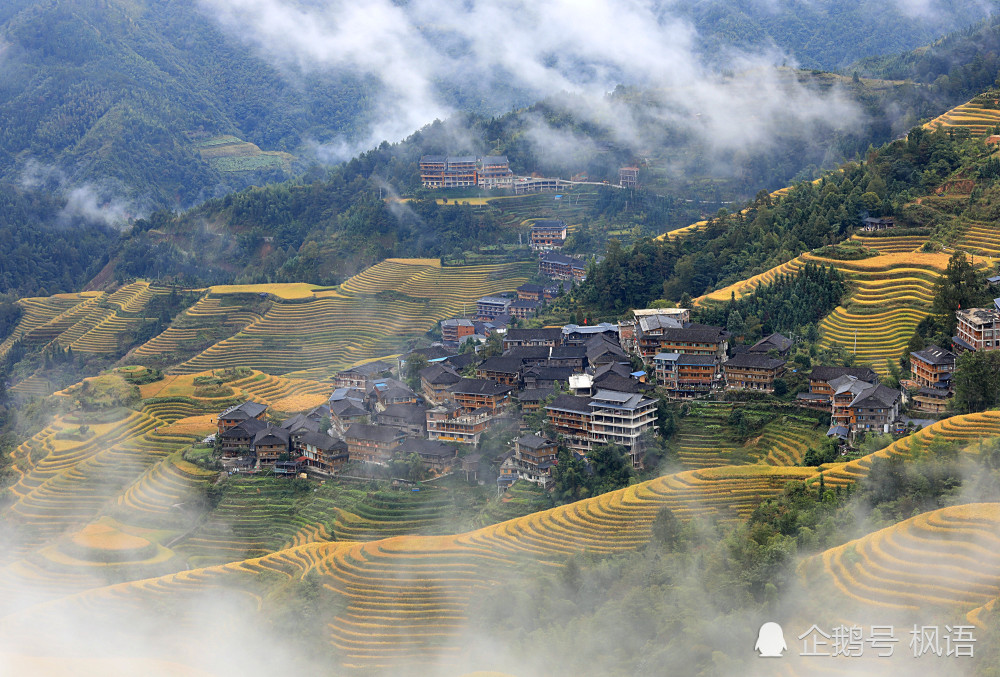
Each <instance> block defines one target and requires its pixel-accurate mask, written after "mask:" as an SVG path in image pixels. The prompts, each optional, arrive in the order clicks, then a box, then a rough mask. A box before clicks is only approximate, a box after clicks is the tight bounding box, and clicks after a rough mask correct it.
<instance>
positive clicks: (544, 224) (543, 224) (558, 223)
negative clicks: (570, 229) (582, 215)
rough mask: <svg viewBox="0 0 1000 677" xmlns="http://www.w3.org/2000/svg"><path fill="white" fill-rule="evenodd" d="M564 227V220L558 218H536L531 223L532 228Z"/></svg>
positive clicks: (558, 228)
mask: <svg viewBox="0 0 1000 677" xmlns="http://www.w3.org/2000/svg"><path fill="white" fill-rule="evenodd" d="M565 227H566V222H565V221H562V220H560V219H538V220H537V221H535V222H534V223H533V224H531V229H532V230H536V229H537V230H548V229H557V230H562V229H563V228H565Z"/></svg>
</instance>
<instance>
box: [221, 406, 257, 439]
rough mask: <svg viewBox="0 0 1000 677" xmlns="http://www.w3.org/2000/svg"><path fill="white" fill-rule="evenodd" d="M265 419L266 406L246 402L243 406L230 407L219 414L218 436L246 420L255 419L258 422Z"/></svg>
mask: <svg viewBox="0 0 1000 677" xmlns="http://www.w3.org/2000/svg"><path fill="white" fill-rule="evenodd" d="M266 417H267V405H266V404H259V403H257V402H253V401H250V400H247V401H246V402H244V403H243V404H238V405H236V406H235V407H230V408H229V409H226V410H225V411H224V412H222V413H221V414H219V434H220V435H221V434H222V433H224V432H225V431H226V430H228V429H229V428H232V427H233V426H235V425H239V424H240V423H242V422H243V421H246V420H248V419H251V418H253V419H257V420H258V421H264V420H265V419H266Z"/></svg>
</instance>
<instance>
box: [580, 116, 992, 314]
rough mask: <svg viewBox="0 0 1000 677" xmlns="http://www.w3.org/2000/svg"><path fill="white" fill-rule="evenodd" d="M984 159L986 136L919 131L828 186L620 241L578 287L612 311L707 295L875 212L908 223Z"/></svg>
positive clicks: (834, 176) (587, 300) (800, 187)
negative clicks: (943, 186)
mask: <svg viewBox="0 0 1000 677" xmlns="http://www.w3.org/2000/svg"><path fill="white" fill-rule="evenodd" d="M983 154H984V146H983V142H982V140H981V139H960V138H956V137H955V136H954V135H952V134H949V133H946V132H935V133H929V132H926V131H925V130H923V129H922V128H914V129H913V130H911V131H910V133H909V135H908V136H907V138H906V139H905V140H900V141H894V142H892V143H890V144H887V145H885V146H883V147H882V148H880V149H878V150H876V149H871V150H870V151H869V153H868V154H867V157H866V159H865V161H864V162H863V163H849V164H847V165H844V166H843V167H842V169H841V170H840V171H837V172H832V173H830V174H828V175H826V176H824V177H823V178H822V179H821V180H820V181H819V182H818V183H812V182H802V183H799V184H796V185H795V186H794V187H793V188H792V189H791V190H790V191H789V192H788V193H787V195H785V196H783V197H781V198H780V199H778V200H774V199H773V198H772V197H771V196H770V195H768V194H767V193H765V192H763V191H761V193H760V194H759V195H758V196H757V198H756V199H755V200H754V201H753V202H751V203H750V204H748V205H747V208H746V209H745V210H743V211H739V212H736V213H729V212H728V211H725V210H721V211H720V212H719V213H718V214H717V215H716V217H715V218H713V219H710V220H709V221H708V224H707V225H706V226H705V228H703V229H701V230H698V231H697V232H694V233H692V234H690V235H688V236H685V237H683V238H678V239H675V240H672V241H671V240H664V241H648V242H640V243H637V244H636V245H635V246H634V247H633V248H631V249H626V248H621V247H619V246H618V245H617V244H613V245H612V246H610V247H609V249H608V256H607V258H606V259H605V260H604V261H603V262H602V263H601V264H599V265H597V266H595V267H594V269H593V270H592V271H591V273H590V274H589V275H588V278H587V280H586V282H584V283H583V284H582V285H580V286H579V287H578V288H577V291H576V298H577V300H578V301H580V302H582V303H584V304H587V305H589V306H590V307H592V308H596V309H599V310H600V311H602V312H609V313H614V312H618V313H620V312H623V311H624V310H626V309H628V308H636V307H642V306H643V305H647V304H649V303H650V302H651V301H653V300H655V299H659V298H664V299H671V300H678V299H681V298H682V297H683V296H686V295H688V296H692V297H693V296H698V295H700V294H703V293H704V292H706V291H709V290H711V289H713V288H717V287H721V286H725V285H727V284H731V283H733V282H736V281H738V280H742V279H746V278H747V277H751V276H753V275H755V274H757V273H761V272H764V271H765V270H768V269H769V268H772V267H774V266H776V265H778V264H780V263H783V262H785V261H788V260H790V259H792V258H794V257H795V256H797V255H798V254H799V253H801V252H803V251H807V250H810V249H815V248H817V247H821V246H824V245H832V244H835V243H837V242H840V241H841V240H843V239H844V238H845V237H846V236H847V235H849V234H850V233H851V232H852V230H853V229H854V228H855V227H857V226H858V225H860V222H861V219H862V218H863V217H865V216H867V215H869V214H872V215H892V214H896V215H899V216H900V220H899V225H901V226H903V227H904V228H905V227H907V226H908V225H921V226H924V225H927V224H926V223H922V222H917V223H913V224H911V223H909V221H908V220H907V218H908V217H911V216H912V218H914V219H916V218H919V217H918V215H916V214H911V213H910V212H907V211H905V210H903V205H904V204H905V203H906V202H908V201H909V200H910V199H912V198H914V197H917V196H919V195H924V194H926V193H927V192H929V191H930V190H932V189H933V188H934V187H935V186H937V185H939V184H940V182H941V181H943V180H944V179H945V178H947V177H948V176H949V175H950V174H951V173H952V172H953V171H954V170H956V169H957V168H958V167H959V166H960V165H962V164H963V163H965V164H968V165H970V166H971V165H973V164H974V163H975V162H976V160H978V159H981V157H982V155H983Z"/></svg>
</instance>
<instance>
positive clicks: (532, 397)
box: [517, 388, 553, 402]
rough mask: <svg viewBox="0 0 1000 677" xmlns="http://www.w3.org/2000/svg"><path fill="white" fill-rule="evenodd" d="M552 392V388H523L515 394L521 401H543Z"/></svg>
mask: <svg viewBox="0 0 1000 677" xmlns="http://www.w3.org/2000/svg"><path fill="white" fill-rule="evenodd" d="M552 392H553V389H552V388H525V389H524V390H522V391H521V392H519V393H518V394H517V399H519V400H520V401H521V402H544V401H545V399H546V398H547V397H548V396H549V395H551V394H552Z"/></svg>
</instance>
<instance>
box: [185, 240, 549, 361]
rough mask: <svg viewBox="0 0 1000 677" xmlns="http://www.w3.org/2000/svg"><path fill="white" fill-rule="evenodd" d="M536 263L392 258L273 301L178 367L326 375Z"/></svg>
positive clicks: (523, 277) (520, 279)
mask: <svg viewBox="0 0 1000 677" xmlns="http://www.w3.org/2000/svg"><path fill="white" fill-rule="evenodd" d="M532 269H533V264H532V263H530V262H525V263H512V264H498V265H487V266H461V267H454V268H452V267H449V268H442V267H441V266H440V265H439V264H438V263H437V262H436V261H429V260H426V259H388V260H386V261H383V262H382V263H379V264H378V265H376V266H373V267H371V268H369V269H367V270H365V271H363V272H362V273H360V274H358V275H356V276H354V277H352V278H350V279H349V280H347V281H345V282H344V284H343V285H342V286H341V290H340V292H323V293H321V294H322V295H320V294H317V297H316V298H314V299H310V300H307V301H305V302H294V303H292V302H280V301H279V302H276V303H274V304H273V305H272V306H271V307H270V309H269V310H268V311H267V312H266V314H265V315H264V317H263V318H261V319H260V320H259V321H256V322H254V323H252V324H249V325H248V326H246V327H245V328H244V329H243V330H242V331H240V332H239V333H237V334H236V335H235V336H233V337H231V338H228V339H224V340H222V341H220V342H219V343H216V344H214V345H212V346H210V347H209V348H208V349H206V350H204V351H203V352H201V353H199V354H198V355H196V356H194V357H193V358H191V359H189V360H187V361H186V362H184V363H183V364H181V365H180V366H178V367H176V368H175V369H174V371H176V372H177V373H193V372H198V371H206V370H210V369H220V368H224V367H233V366H250V367H253V368H255V369H260V370H261V371H265V372H268V373H271V374H287V373H290V372H295V373H296V374H297V375H308V376H320V377H322V376H326V375H329V374H331V373H334V372H336V371H338V370H339V369H342V368H344V367H347V366H350V365H352V364H355V363H357V362H359V361H361V360H365V359H370V358H374V357H380V356H383V355H387V354H391V353H393V352H396V351H397V350H398V348H399V347H400V346H401V345H402V344H403V343H405V341H406V340H407V339H409V338H414V337H416V336H420V335H422V334H423V333H425V332H426V331H427V330H429V329H430V328H432V327H433V326H434V325H435V324H436V323H437V322H439V321H440V320H442V319H445V318H447V317H452V316H455V315H459V314H461V313H462V311H463V310H465V309H469V308H472V307H474V304H475V301H476V299H478V298H479V297H481V296H484V295H486V294H491V293H497V292H500V291H509V290H513V289H514V288H515V287H517V286H518V285H520V284H522V283H524V282H525V281H527V279H528V277H529V275H530V274H531V272H532ZM381 292H394V293H396V294H398V295H401V296H396V297H394V298H392V299H387V300H384V301H383V300H381V299H379V298H378V297H377V296H376V295H377V294H379V293H381ZM394 349H396V350H394Z"/></svg>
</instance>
